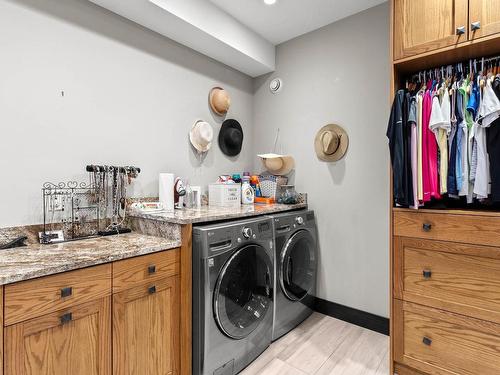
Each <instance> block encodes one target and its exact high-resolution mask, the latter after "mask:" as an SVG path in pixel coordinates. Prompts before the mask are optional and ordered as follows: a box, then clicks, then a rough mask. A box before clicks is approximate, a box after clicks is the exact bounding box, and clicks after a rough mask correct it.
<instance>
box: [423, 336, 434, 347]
mask: <svg viewBox="0 0 500 375" xmlns="http://www.w3.org/2000/svg"><path fill="white" fill-rule="evenodd" d="M422 342H423V343H424V345H427V346H431V344H432V340H431V339H430V338H428V337H425V336H424V338H423V339H422Z"/></svg>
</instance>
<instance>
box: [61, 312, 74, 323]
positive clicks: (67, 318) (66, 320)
mask: <svg viewBox="0 0 500 375" xmlns="http://www.w3.org/2000/svg"><path fill="white" fill-rule="evenodd" d="M72 320H73V314H72V313H67V314H64V315H63V316H61V324H66V323H69V322H71V321H72Z"/></svg>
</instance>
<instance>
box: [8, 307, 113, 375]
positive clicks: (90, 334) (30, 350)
mask: <svg viewBox="0 0 500 375" xmlns="http://www.w3.org/2000/svg"><path fill="white" fill-rule="evenodd" d="M110 308H111V297H104V298H101V299H99V300H96V301H92V302H88V303H85V304H82V305H78V306H74V307H70V308H67V309H65V310H62V311H57V312H50V313H47V314H45V315H42V316H39V317H36V318H33V319H30V320H26V321H24V322H21V323H16V324H13V325H10V326H8V327H5V363H4V366H5V367H4V368H5V374H8V375H49V374H50V375H68V374H71V375H109V374H111V353H110V348H111V320H110V319H111V310H110Z"/></svg>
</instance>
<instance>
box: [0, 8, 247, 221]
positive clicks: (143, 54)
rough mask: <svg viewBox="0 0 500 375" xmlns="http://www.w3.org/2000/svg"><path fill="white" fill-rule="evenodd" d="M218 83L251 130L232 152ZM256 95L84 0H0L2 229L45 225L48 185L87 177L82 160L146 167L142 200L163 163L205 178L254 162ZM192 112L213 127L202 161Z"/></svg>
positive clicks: (229, 75)
mask: <svg viewBox="0 0 500 375" xmlns="http://www.w3.org/2000/svg"><path fill="white" fill-rule="evenodd" d="M214 85H222V86H224V87H225V88H226V89H227V90H228V91H229V92H230V94H231V96H232V106H231V109H230V112H229V114H228V117H229V118H236V119H238V120H239V121H240V123H241V125H242V126H243V129H244V131H245V138H244V145H243V151H242V153H241V154H240V156H239V157H236V158H228V157H226V156H224V155H223V154H222V153H221V152H220V150H219V148H218V145H217V138H216V137H217V134H218V130H219V128H220V123H221V120H220V119H219V118H215V117H214V116H212V114H211V112H210V110H209V107H208V103H207V97H208V92H209V90H210V88H211V87H212V86H214ZM61 91H64V93H65V94H64V97H62V96H61ZM252 102H253V96H252V80H251V78H249V77H247V76H245V75H243V74H241V73H239V72H236V71H234V70H232V69H230V68H228V67H226V66H224V65H222V64H220V63H218V62H215V61H214V60H211V59H209V58H207V57H205V56H203V55H201V54H198V53H196V52H194V51H192V50H190V49H188V48H186V47H183V46H181V45H179V44H176V43H174V42H173V41H170V40H169V39H167V38H165V37H162V36H160V35H158V34H155V33H153V32H151V31H148V30H146V29H144V28H142V27H140V26H138V25H136V24H133V23H132V22H130V21H126V20H125V19H123V18H121V17H119V16H117V15H114V14H113V13H111V12H108V11H105V10H104V9H102V8H100V7H98V6H96V5H94V4H92V3H90V2H88V1H84V0H64V1H59V0H43V1H40V0H0V129H1V133H0V134H1V135H0V169H1V171H2V174H1V176H2V177H1V178H0V207H1V209H0V226H10V225H20V224H29V223H39V222H41V216H40V211H41V199H40V195H41V192H40V188H41V186H42V183H43V182H45V181H54V182H56V181H60V180H68V179H71V178H77V179H84V178H86V175H85V173H84V172H83V171H84V167H85V165H86V164H87V163H96V164H97V163H102V164H113V163H114V164H119V165H128V164H133V165H137V166H140V167H142V170H143V172H142V173H141V175H140V178H139V179H138V181H137V183H136V184H135V186H134V191H133V195H135V196H148V195H149V196H150V195H156V194H157V189H158V187H157V175H158V173H159V172H162V171H163V172H169V171H171V172H174V173H176V174H179V175H182V176H188V177H190V178H191V182H192V183H193V184H201V185H206V184H208V183H209V182H211V181H213V180H214V178H216V177H217V176H218V175H219V174H221V173H227V172H233V171H243V170H248V169H249V168H250V167H251V166H252V162H253V156H252V155H253V151H252V150H253V141H252V131H251V129H252V124H253V119H252ZM197 118H201V119H204V120H207V121H209V122H210V123H212V125H213V126H214V131H215V144H214V146H213V149H212V151H211V152H210V153H209V154H208V156H207V157H206V159H205V161H204V162H203V165H201V166H200V163H199V161H198V159H196V157H195V154H194V153H193V151H192V149H191V148H190V146H189V143H188V131H189V129H190V128H191V125H192V124H193V123H194V121H195V120H196V119H197Z"/></svg>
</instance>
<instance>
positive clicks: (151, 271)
mask: <svg viewBox="0 0 500 375" xmlns="http://www.w3.org/2000/svg"><path fill="white" fill-rule="evenodd" d="M148 273H149V274H150V275H152V274H153V273H156V266H155V265H154V264H153V265H151V266H148Z"/></svg>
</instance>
